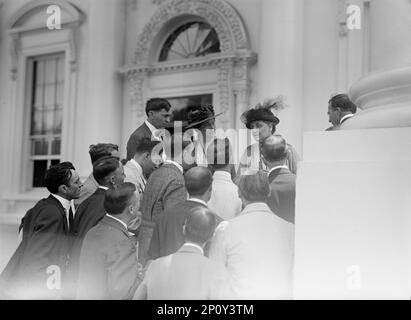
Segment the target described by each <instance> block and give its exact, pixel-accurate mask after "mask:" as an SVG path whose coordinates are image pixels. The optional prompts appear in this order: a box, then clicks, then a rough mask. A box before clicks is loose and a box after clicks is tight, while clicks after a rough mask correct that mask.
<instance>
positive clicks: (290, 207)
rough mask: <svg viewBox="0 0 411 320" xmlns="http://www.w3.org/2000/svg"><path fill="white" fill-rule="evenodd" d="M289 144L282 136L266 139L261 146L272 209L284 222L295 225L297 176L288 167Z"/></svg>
mask: <svg viewBox="0 0 411 320" xmlns="http://www.w3.org/2000/svg"><path fill="white" fill-rule="evenodd" d="M287 148H288V147H287V143H286V141H285V140H284V138H283V137H282V136H280V135H272V136H269V137H267V138H265V139H264V140H263V142H262V144H261V154H262V157H263V161H264V163H265V164H266V165H267V167H268V169H269V172H268V181H269V183H270V196H269V197H268V205H269V206H270V209H271V210H272V211H273V212H274V213H275V214H276V215H277V216H279V217H281V218H283V219H284V220H286V221H288V222H291V223H294V216H295V186H296V175H295V174H294V173H292V172H291V171H290V170H289V169H288V166H287V165H286V159H287V153H288V150H287Z"/></svg>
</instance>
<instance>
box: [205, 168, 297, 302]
mask: <svg viewBox="0 0 411 320" xmlns="http://www.w3.org/2000/svg"><path fill="white" fill-rule="evenodd" d="M238 188H239V196H240V198H241V200H242V201H243V205H244V209H243V211H242V212H241V213H240V214H239V215H238V216H237V217H235V218H234V219H231V220H229V221H223V222H221V223H220V225H219V226H218V228H217V231H216V234H215V236H214V238H213V240H212V243H211V248H210V254H209V257H210V259H213V260H215V261H218V262H221V263H223V264H224V265H225V266H226V267H227V271H228V274H229V279H230V291H231V292H230V293H229V296H228V297H227V298H228V299H256V300H262V299H290V298H291V297H292V294H291V288H292V279H291V275H292V260H293V242H294V240H293V239H294V227H293V225H292V224H291V223H289V222H287V221H285V220H283V219H281V218H280V217H278V216H276V215H275V214H274V213H273V212H272V211H271V210H270V208H269V207H268V205H267V203H266V201H267V197H268V195H269V192H270V186H269V183H268V177H267V174H266V173H265V172H263V171H258V172H257V173H255V172H254V174H251V172H246V175H243V176H241V178H240V181H239V185H238Z"/></svg>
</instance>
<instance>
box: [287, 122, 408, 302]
mask: <svg viewBox="0 0 411 320" xmlns="http://www.w3.org/2000/svg"><path fill="white" fill-rule="evenodd" d="M407 137H408V138H407ZM410 137H411V128H389V129H368V130H346V131H336V132H311V133H306V134H305V137H304V161H303V162H302V163H301V166H300V167H299V171H298V176H297V199H296V222H295V225H296V230H295V231H296V239H295V242H296V246H295V278H294V283H295V286H294V298H296V299H393V298H395V299H410V297H411V232H410V230H411V166H410V164H411V139H410Z"/></svg>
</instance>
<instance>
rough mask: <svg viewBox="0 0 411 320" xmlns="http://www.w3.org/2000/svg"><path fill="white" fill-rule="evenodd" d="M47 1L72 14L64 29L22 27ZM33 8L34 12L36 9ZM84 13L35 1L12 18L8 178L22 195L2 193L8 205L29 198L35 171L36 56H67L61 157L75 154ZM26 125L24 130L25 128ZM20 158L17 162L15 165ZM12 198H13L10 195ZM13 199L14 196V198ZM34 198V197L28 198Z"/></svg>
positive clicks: (64, 5)
mask: <svg viewBox="0 0 411 320" xmlns="http://www.w3.org/2000/svg"><path fill="white" fill-rule="evenodd" d="M46 4H55V5H60V6H61V7H62V10H65V11H66V12H68V13H69V15H70V19H68V20H66V21H63V23H64V22H65V24H63V28H62V29H60V30H53V31H50V30H48V29H47V28H44V27H43V28H42V29H39V28H38V26H36V25H28V26H24V25H23V26H21V25H19V22H20V18H23V16H24V15H27V14H30V11H31V10H34V11H35V10H36V8H38V7H39V6H44V5H46ZM34 11H33V12H34ZM83 18H84V17H83V15H82V13H81V12H80V11H79V10H78V9H77V8H75V7H74V6H72V5H71V4H69V3H68V2H67V1H61V0H52V1H44V0H39V1H32V2H29V3H28V4H26V5H25V6H23V7H22V8H20V9H19V10H17V12H16V13H15V14H14V15H13V16H12V18H11V19H10V20H9V27H10V28H11V29H10V30H9V37H10V38H9V39H10V41H11V44H12V45H11V58H12V66H11V79H10V81H11V88H12V90H11V107H10V108H11V110H12V117H11V119H10V121H11V125H10V130H11V132H10V137H11V139H10V140H9V141H8V146H9V147H8V148H7V150H9V151H10V152H9V155H8V159H7V161H8V165H7V167H8V168H16V170H10V171H9V172H8V174H7V177H6V180H7V182H6V184H7V185H8V191H9V192H10V194H12V195H20V196H21V199H18V198H19V197H17V198H16V196H12V197H11V199H6V198H7V197H9V195H10V194H9V195H3V197H2V198H5V200H6V201H9V205H12V204H13V203H14V202H15V201H24V200H27V199H28V198H30V194H31V193H27V191H28V190H30V189H31V186H30V183H29V182H30V179H31V176H32V172H31V170H30V166H29V160H28V159H29V146H28V130H29V128H30V116H29V113H28V112H27V107H28V102H27V101H26V99H28V97H29V93H30V92H29V91H30V90H29V87H30V86H29V84H28V83H27V81H28V78H31V77H30V75H29V74H28V72H29V70H28V68H27V66H28V64H27V62H28V59H30V58H31V57H34V56H39V55H44V54H51V53H57V52H63V53H64V58H65V68H64V101H63V124H62V145H61V159H64V160H70V159H71V158H72V157H73V151H74V142H75V139H74V138H75V137H74V134H75V132H76V131H75V121H74V119H75V104H76V95H77V60H78V54H77V50H78V48H77V46H76V38H75V35H76V30H77V28H78V26H79V25H80V24H81V22H82V21H83ZM22 128H24V130H22ZM16 160H17V164H16ZM9 198H10V197H9ZM12 198H14V199H12ZM28 200H31V199H28Z"/></svg>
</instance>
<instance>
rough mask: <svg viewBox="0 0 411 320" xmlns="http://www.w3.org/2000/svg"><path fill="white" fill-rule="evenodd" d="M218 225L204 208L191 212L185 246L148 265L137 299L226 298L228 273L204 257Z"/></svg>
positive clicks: (136, 295) (185, 230)
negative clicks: (205, 247) (206, 245)
mask: <svg viewBox="0 0 411 320" xmlns="http://www.w3.org/2000/svg"><path fill="white" fill-rule="evenodd" d="M216 225H217V220H216V215H215V214H214V213H213V212H211V211H210V210H208V209H207V208H205V207H203V206H202V207H196V208H194V209H192V210H191V211H190V213H189V214H188V217H187V219H186V221H185V224H184V226H183V227H182V229H183V231H182V233H183V234H184V237H185V243H184V244H183V245H182V246H181V248H179V250H178V251H177V252H176V253H173V254H171V255H168V256H166V257H162V258H159V259H157V260H154V261H153V262H152V263H151V264H150V265H149V266H148V269H147V272H146V275H145V277H144V280H143V282H142V283H141V285H140V286H139V287H138V289H137V291H136V294H135V296H134V299H139V300H140V299H149V300H169V299H173V300H185V299H190V300H205V299H213V300H214V299H224V298H225V293H224V292H225V291H224V290H225V288H226V281H227V276H226V270H225V268H224V266H223V265H222V264H221V263H217V262H215V261H211V260H210V259H208V258H206V257H205V256H204V246H205V244H206V243H207V242H208V240H209V239H210V238H211V237H212V235H213V233H214V230H215V227H216Z"/></svg>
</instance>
